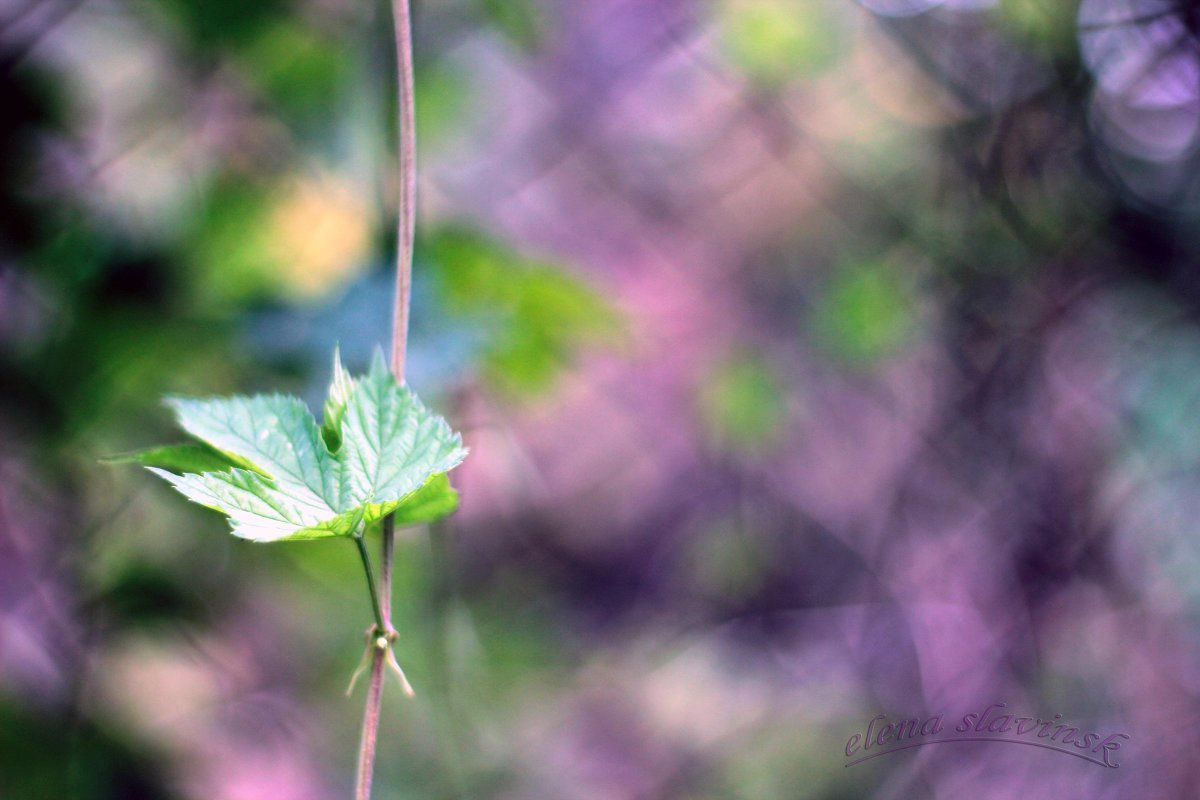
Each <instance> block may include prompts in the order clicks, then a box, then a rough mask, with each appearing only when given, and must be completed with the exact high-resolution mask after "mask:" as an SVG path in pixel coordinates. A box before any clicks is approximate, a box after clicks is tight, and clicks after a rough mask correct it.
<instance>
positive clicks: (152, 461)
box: [100, 443, 247, 472]
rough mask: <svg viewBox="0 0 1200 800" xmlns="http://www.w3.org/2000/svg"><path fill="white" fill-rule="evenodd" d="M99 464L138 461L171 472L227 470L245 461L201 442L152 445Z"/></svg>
mask: <svg viewBox="0 0 1200 800" xmlns="http://www.w3.org/2000/svg"><path fill="white" fill-rule="evenodd" d="M100 463H102V464H141V465H143V466H146V467H158V468H159V469H166V470H170V471H171V472H228V471H229V470H231V469H233V468H234V467H246V466H247V464H246V462H245V461H243V460H242V459H240V458H238V457H237V456H232V455H229V454H228V453H222V452H221V451H220V450H218V449H217V448H215V447H212V446H211V445H207V444H204V443H192V444H175V445H167V446H165V447H151V448H149V449H147V450H137V451H134V452H130V453H117V454H116V455H112V456H108V457H106V458H102V459H100Z"/></svg>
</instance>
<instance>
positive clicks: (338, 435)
mask: <svg viewBox="0 0 1200 800" xmlns="http://www.w3.org/2000/svg"><path fill="white" fill-rule="evenodd" d="M354 386H355V381H354V378H352V377H351V376H350V373H349V372H347V371H346V368H345V367H343V366H342V357H341V353H340V351H339V348H337V347H336V346H335V347H334V348H333V380H332V381H331V382H330V384H329V396H328V397H327V398H325V413H324V419H323V421H322V424H321V436H322V438H324V439H325V444H326V445H328V447H329V452H331V453H336V452H337V450H338V448H339V447H341V446H342V417H343V416H344V415H345V413H346V401H347V400H349V399H350V393H351V392H353V391H354Z"/></svg>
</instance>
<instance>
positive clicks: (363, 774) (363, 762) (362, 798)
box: [354, 647, 384, 800]
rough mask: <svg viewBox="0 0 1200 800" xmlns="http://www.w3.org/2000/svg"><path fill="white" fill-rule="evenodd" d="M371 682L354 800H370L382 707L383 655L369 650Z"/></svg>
mask: <svg viewBox="0 0 1200 800" xmlns="http://www.w3.org/2000/svg"><path fill="white" fill-rule="evenodd" d="M371 652H372V655H371V682H370V684H368V686H367V706H366V708H365V709H364V710H363V726H362V741H361V742H360V743H359V747H358V779H357V780H356V781H355V782H354V800H370V798H371V776H372V774H373V773H374V771H375V746H376V743H377V739H378V738H379V710H380V708H382V706H383V655H384V651H383V650H382V649H380V648H378V647H372V648H371Z"/></svg>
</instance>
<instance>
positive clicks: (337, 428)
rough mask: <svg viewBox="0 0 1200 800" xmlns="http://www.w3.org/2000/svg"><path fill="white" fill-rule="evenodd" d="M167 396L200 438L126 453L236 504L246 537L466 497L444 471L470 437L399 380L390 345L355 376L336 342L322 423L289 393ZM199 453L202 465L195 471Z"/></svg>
mask: <svg viewBox="0 0 1200 800" xmlns="http://www.w3.org/2000/svg"><path fill="white" fill-rule="evenodd" d="M167 402H168V404H169V405H170V406H171V407H172V408H173V409H174V410H175V414H176V416H177V417H178V419H179V424H180V425H181V426H182V427H183V429H184V430H186V431H187V432H188V433H189V434H191V435H192V436H193V437H195V438H196V439H197V440H199V442H200V445H199V446H197V445H182V446H180V447H179V448H155V449H153V450H148V451H144V452H143V453H137V454H132V455H127V456H122V457H120V458H121V459H122V460H124V461H127V462H129V461H132V462H136V463H141V464H145V465H146V466H147V467H148V468H149V469H150V471H151V472H153V473H154V474H156V475H158V476H160V477H162V478H163V479H165V480H167V481H169V482H170V483H171V484H172V485H173V486H174V487H175V488H176V489H178V490H179V492H181V493H182V494H183V495H184V496H186V497H187V498H188V499H189V500H191V501H193V502H196V503H199V504H201V505H204V506H207V507H209V508H213V509H216V510H217V511H220V512H222V513H223V514H226V515H228V517H229V521H230V524H231V526H232V529H233V534H234V535H235V536H240V537H242V538H243V539H251V540H253V541H256V542H276V541H282V540H286V539H317V538H322V537H328V536H354V535H356V534H360V533H361V531H362V530H363V529H364V527H365V526H366V525H368V524H370V523H372V522H375V521H377V520H380V519H383V517H385V516H387V515H388V514H391V513H395V520H396V524H398V525H408V524H414V523H418V522H431V521H433V520H435V519H439V518H441V517H443V516H445V515H446V514H449V513H450V512H451V511H453V510H454V509H455V507H456V506H457V505H458V493H457V492H455V491H454V489H452V488H451V487H450V481H449V480H448V479H447V477H446V472H448V471H449V470H451V469H453V468H454V467H456V466H458V465H459V464H460V463H461V462H462V460H463V458H464V457H465V456H466V454H467V451H466V448H464V447H463V445H462V438H461V437H460V436H459V435H458V434H457V433H454V432H453V431H451V430H450V426H449V425H448V424H447V423H446V421H445V420H444V419H442V418H441V417H440V416H438V415H436V414H434V413H433V412H432V411H430V410H429V409H428V408H426V407H425V406H424V405H423V404H422V403H421V401H420V400H419V399H418V398H417V396H416V395H415V394H413V393H412V392H411V391H410V390H409V389H408V387H406V386H404V385H402V384H400V383H398V382H397V381H396V379H395V378H394V377H393V376H392V373H391V372H390V371H389V370H388V368H387V365H386V364H385V362H384V359H383V355H382V353H378V352H377V353H376V355H375V359H374V361H373V363H372V364H371V369H370V371H369V372H368V373H367V374H366V375H364V376H363V377H361V378H358V379H355V378H353V377H351V376H350V374H349V373H347V372H346V370H345V369H343V368H342V365H341V361H340V359H339V358H338V355H337V353H336V352H335V353H334V367H333V382H332V385H331V386H330V389H329V397H328V399H327V400H326V402H325V409H324V420H323V424H322V425H318V424H317V422H316V420H314V419H313V416H312V414H311V413H310V412H309V410H308V407H307V406H306V405H305V404H304V402H303V401H301V400H300V399H299V398H295V397H286V396H283V395H256V396H254V397H230V398H214V399H204V400H200V399H189V398H181V397H175V398H169V399H168V400H167ZM181 448H192V449H181ZM195 454H203V455H204V456H205V458H204V459H199V458H193V456H194V455H195ZM185 456H186V457H185ZM222 457H223V458H224V459H225V462H226V463H221V458H222ZM192 464H204V465H205V466H204V468H203V471H189V469H188V467H190V466H191V465H192ZM180 465H183V466H184V469H183V470H179V469H178V467H179V466H180ZM172 469H175V470H176V471H179V472H182V474H176V473H175V472H171V471H168V470H172Z"/></svg>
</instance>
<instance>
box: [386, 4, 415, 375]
mask: <svg viewBox="0 0 1200 800" xmlns="http://www.w3.org/2000/svg"><path fill="white" fill-rule="evenodd" d="M392 17H393V20H394V22H395V27H396V78H397V80H396V83H397V90H398V94H399V103H398V105H399V115H400V116H399V125H398V130H399V138H400V143H399V149H400V204H399V215H398V216H399V220H398V224H397V232H396V296H395V303H394V304H393V308H392V374H393V375H395V376H396V380H398V381H403V380H404V360H405V353H406V351H407V342H408V307H409V294H410V290H411V284H412V261H413V234H414V231H415V226H416V215H417V205H416V199H417V132H416V125H415V123H414V121H413V120H414V116H413V115H414V113H415V108H414V103H413V58H412V22H411V19H410V14H409V6H408V0H392Z"/></svg>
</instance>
